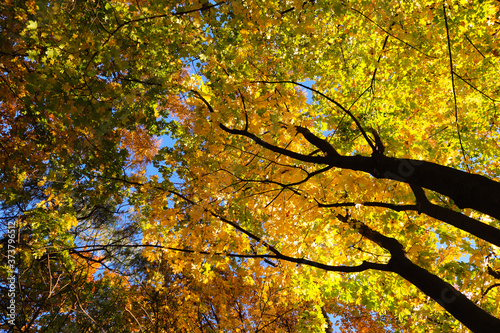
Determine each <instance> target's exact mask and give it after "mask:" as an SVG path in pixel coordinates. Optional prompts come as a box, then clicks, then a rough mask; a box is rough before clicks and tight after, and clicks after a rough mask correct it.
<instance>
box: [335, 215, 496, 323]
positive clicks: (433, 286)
mask: <svg viewBox="0 0 500 333" xmlns="http://www.w3.org/2000/svg"><path fill="white" fill-rule="evenodd" d="M337 217H338V218H339V220H341V221H344V222H349V223H353V222H354V223H355V224H356V225H357V226H358V229H359V232H360V233H361V234H362V235H363V236H364V237H366V238H367V239H369V240H371V241H373V242H374V243H376V244H378V245H379V246H381V247H383V248H385V249H386V250H388V251H389V252H390V253H391V259H390V260H389V263H388V264H387V268H388V269H389V271H391V272H394V273H396V274H398V275H399V276H401V277H403V278H404V279H406V280H407V281H408V282H410V283H412V284H413V285H414V286H415V287H417V288H418V289H420V290H421V291H422V292H423V293H425V294H426V295H427V296H429V297H431V298H432V299H434V300H435V301H436V302H438V303H439V305H441V306H442V307H443V308H444V309H445V310H446V311H447V312H448V313H450V314H451V315H452V316H454V317H455V318H456V319H457V320H459V321H460V322H461V323H462V324H464V325H465V326H467V327H468V328H469V329H470V330H472V331H473V332H476V333H477V332H479V333H482V332H484V333H490V332H500V319H498V318H495V317H493V316H492V315H490V314H489V313H488V312H486V311H484V310H483V309H481V308H480V307H479V306H477V305H476V304H475V303H474V302H472V301H471V300H470V299H468V298H467V297H466V296H465V295H464V294H462V293H461V292H459V291H458V290H457V289H455V288H454V287H453V286H452V285H450V284H449V283H448V282H446V281H444V280H442V279H441V278H439V277H438V276H436V275H434V274H432V273H430V272H429V271H427V270H426V269H423V268H422V267H420V266H418V265H416V264H414V263H413V262H412V261H411V260H410V259H408V258H407V257H406V253H405V251H404V248H403V245H402V244H401V243H400V242H399V241H398V240H396V239H395V238H391V237H387V236H384V235H382V234H381V233H379V232H378V231H376V230H373V229H371V228H370V227H368V226H367V225H366V224H364V223H362V222H359V221H352V220H351V221H348V217H345V216H342V215H338V216H337Z"/></svg>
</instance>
